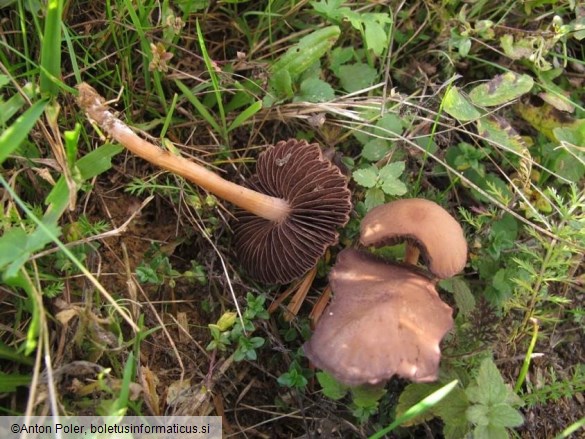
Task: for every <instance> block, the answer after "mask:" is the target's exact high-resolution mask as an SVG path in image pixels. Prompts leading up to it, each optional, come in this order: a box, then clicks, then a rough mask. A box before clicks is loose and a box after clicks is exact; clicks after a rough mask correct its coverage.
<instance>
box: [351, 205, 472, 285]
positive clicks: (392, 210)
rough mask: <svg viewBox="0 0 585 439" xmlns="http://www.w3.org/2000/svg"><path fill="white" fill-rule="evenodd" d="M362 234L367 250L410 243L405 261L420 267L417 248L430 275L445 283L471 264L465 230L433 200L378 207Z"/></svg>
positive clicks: (362, 227) (370, 216) (367, 216)
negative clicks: (368, 247)
mask: <svg viewBox="0 0 585 439" xmlns="http://www.w3.org/2000/svg"><path fill="white" fill-rule="evenodd" d="M360 232H361V238H360V242H361V243H362V244H363V245H365V246H375V247H382V246H385V245H392V244H396V243H397V242H399V241H406V242H407V255H406V258H405V261H406V262H409V263H414V264H416V259H417V257H418V255H417V252H413V251H412V250H413V247H415V248H416V249H418V250H420V253H421V255H422V257H423V259H424V260H425V263H426V264H427V267H428V269H429V271H430V272H431V273H433V274H434V275H435V276H437V277H439V278H441V279H445V278H448V277H451V276H454V275H455V274H457V273H459V272H460V271H461V270H463V268H464V267H465V264H466V261H467V242H466V240H465V236H464V235H463V229H462V228H461V226H460V225H459V223H458V222H457V221H456V220H455V218H453V217H452V216H451V215H450V214H449V213H448V212H447V211H446V210H445V209H443V208H442V207H441V206H439V205H438V204H437V203H434V202H432V201H429V200H424V199H420V198H411V199H402V200H396V201H393V202H391V203H387V204H383V205H381V206H378V207H375V208H374V209H372V210H371V211H370V212H368V213H367V215H366V216H365V217H364V219H363V220H362V222H361V226H360ZM413 254H414V255H415V256H413Z"/></svg>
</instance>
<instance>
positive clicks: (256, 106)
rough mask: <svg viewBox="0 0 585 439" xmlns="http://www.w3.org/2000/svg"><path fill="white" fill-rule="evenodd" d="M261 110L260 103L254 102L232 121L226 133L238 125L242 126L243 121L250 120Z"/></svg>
mask: <svg viewBox="0 0 585 439" xmlns="http://www.w3.org/2000/svg"><path fill="white" fill-rule="evenodd" d="M261 109H262V101H256V102H254V103H253V104H252V105H250V106H249V107H248V108H246V109H245V110H244V111H242V112H241V113H240V114H238V116H237V117H236V118H235V119H234V120H233V122H232V123H231V124H230V126H229V127H228V132H230V131H232V130H235V129H236V128H238V127H239V126H240V125H242V124H243V123H244V122H245V121H247V120H248V119H250V118H251V117H252V116H254V115H255V114H256V113H258V111H260V110H261Z"/></svg>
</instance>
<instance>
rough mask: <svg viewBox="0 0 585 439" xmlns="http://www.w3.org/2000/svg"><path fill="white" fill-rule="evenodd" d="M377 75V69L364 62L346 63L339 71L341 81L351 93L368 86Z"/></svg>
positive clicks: (338, 75) (344, 87)
mask: <svg viewBox="0 0 585 439" xmlns="http://www.w3.org/2000/svg"><path fill="white" fill-rule="evenodd" d="M377 76H378V72H377V71H376V69H374V68H373V67H370V66H369V65H367V64H364V63H355V64H345V65H342V66H340V67H339V69H338V71H337V77H338V78H339V83H340V84H341V86H342V87H343V89H344V90H345V91H347V92H349V93H353V92H355V91H359V90H363V89H364V88H368V87H369V86H370V85H372V84H373V83H374V80H375V79H376V77H377Z"/></svg>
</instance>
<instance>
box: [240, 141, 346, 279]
mask: <svg viewBox="0 0 585 439" xmlns="http://www.w3.org/2000/svg"><path fill="white" fill-rule="evenodd" d="M247 186H248V187H250V188H251V189H254V190H256V191H258V192H261V193H264V194H267V195H270V196H273V197H279V198H282V199H284V200H285V201H287V202H288V203H289V206H290V213H289V215H288V216H287V217H286V218H285V219H284V220H282V221H280V222H275V221H270V220H266V219H264V218H260V217H258V216H255V215H252V214H250V213H248V212H245V211H243V210H241V211H238V212H237V213H236V217H237V219H238V223H237V224H236V225H235V226H234V232H235V246H236V251H237V252H238V257H239V259H240V262H241V265H242V266H243V268H244V269H245V270H246V271H247V272H248V273H249V274H250V276H252V277H254V278H255V279H257V280H259V281H261V282H264V283H287V282H290V281H292V280H294V279H296V278H298V277H300V276H302V275H303V274H304V273H306V272H307V271H308V270H310V269H311V268H312V267H313V266H315V264H316V263H317V261H318V260H319V258H320V257H321V256H323V254H324V253H325V250H326V249H327V247H329V246H330V245H333V244H335V243H336V242H337V239H338V233H337V230H336V229H337V228H338V227H341V226H344V225H345V224H346V223H347V221H348V219H349V212H350V211H351V207H352V206H351V193H350V191H349V189H348V188H347V178H346V177H345V176H344V175H343V174H341V172H340V171H339V169H338V168H337V167H336V166H334V165H333V164H332V163H331V162H330V161H329V160H327V159H326V158H324V157H323V154H322V152H321V148H320V147H319V145H318V144H316V143H312V144H309V143H307V142H306V141H298V140H294V139H291V140H288V141H281V142H278V143H277V144H276V145H275V146H273V147H271V148H269V149H268V150H266V151H265V152H263V153H262V154H261V155H260V156H259V157H258V162H257V165H256V175H254V176H252V177H251V178H250V179H249V180H248V181H247Z"/></svg>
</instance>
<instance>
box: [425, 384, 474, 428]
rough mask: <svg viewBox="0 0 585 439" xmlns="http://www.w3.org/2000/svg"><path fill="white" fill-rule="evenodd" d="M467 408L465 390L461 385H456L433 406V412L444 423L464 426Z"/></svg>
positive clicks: (465, 424)
mask: <svg viewBox="0 0 585 439" xmlns="http://www.w3.org/2000/svg"><path fill="white" fill-rule="evenodd" d="M468 408H469V400H468V399H467V395H466V394H465V390H464V389H462V388H461V387H456V388H454V389H453V390H452V391H451V393H449V395H447V396H446V397H445V398H444V399H443V400H442V401H441V402H440V403H439V404H437V406H436V407H434V408H433V412H434V413H435V414H436V415H437V416H439V417H440V418H441V419H442V420H443V422H444V423H445V425H450V426H452V427H466V426H467V424H468V422H467V418H466V417H465V412H466V410H467V409H468Z"/></svg>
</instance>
